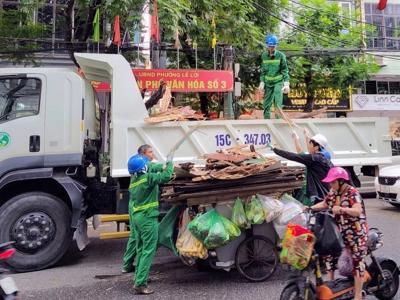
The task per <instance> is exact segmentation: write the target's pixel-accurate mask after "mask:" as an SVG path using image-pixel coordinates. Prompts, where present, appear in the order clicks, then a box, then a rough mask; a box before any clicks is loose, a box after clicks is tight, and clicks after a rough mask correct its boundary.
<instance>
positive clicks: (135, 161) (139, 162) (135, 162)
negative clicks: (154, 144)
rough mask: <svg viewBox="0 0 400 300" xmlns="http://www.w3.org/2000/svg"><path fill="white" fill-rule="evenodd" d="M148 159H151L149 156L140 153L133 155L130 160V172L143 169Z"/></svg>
mask: <svg viewBox="0 0 400 300" xmlns="http://www.w3.org/2000/svg"><path fill="white" fill-rule="evenodd" d="M148 161H149V159H148V158H147V157H145V156H142V155H140V154H136V155H134V156H132V157H131V158H130V159H129V160H128V171H129V174H133V173H136V172H139V171H142V170H143V169H144V168H145V167H146V165H147V162H148Z"/></svg>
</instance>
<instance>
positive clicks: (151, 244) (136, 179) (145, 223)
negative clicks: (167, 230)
mask: <svg viewBox="0 0 400 300" xmlns="http://www.w3.org/2000/svg"><path fill="white" fill-rule="evenodd" d="M173 171H174V167H173V165H172V163H167V167H166V168H165V169H164V170H163V171H162V172H160V173H151V172H148V173H145V174H141V175H138V176H135V175H134V176H132V177H133V178H132V180H131V184H130V186H129V191H130V201H129V205H130V206H131V211H132V216H131V218H130V219H131V221H132V223H131V226H132V230H133V231H134V233H135V239H136V252H137V254H136V258H137V260H136V271H135V286H136V287H139V286H143V285H146V284H147V279H148V277H149V272H150V267H151V264H152V261H153V257H154V254H155V252H156V250H157V242H158V215H159V211H158V200H159V185H160V184H162V183H166V182H168V181H169V180H171V178H172V174H173Z"/></svg>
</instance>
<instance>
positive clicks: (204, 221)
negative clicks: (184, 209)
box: [188, 209, 217, 242]
mask: <svg viewBox="0 0 400 300" xmlns="http://www.w3.org/2000/svg"><path fill="white" fill-rule="evenodd" d="M216 213H217V212H216V211H215V209H212V210H210V211H208V212H206V213H204V214H199V215H197V216H196V217H195V218H194V219H193V220H192V221H191V222H190V223H189V224H188V228H189V230H190V232H191V233H192V234H193V235H194V237H195V238H196V239H198V240H199V241H201V242H204V240H205V239H206V237H207V235H208V232H209V230H210V227H211V219H212V217H213V215H214V214H216Z"/></svg>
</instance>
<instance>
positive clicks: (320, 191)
mask: <svg viewBox="0 0 400 300" xmlns="http://www.w3.org/2000/svg"><path fill="white" fill-rule="evenodd" d="M327 144H328V141H327V139H326V138H325V136H323V135H322V134H316V135H314V136H313V137H311V138H310V139H308V143H307V148H308V153H293V152H289V151H284V150H281V149H278V148H275V147H272V146H271V149H272V151H274V152H275V154H277V155H279V156H281V157H283V158H286V159H288V160H291V161H295V162H298V163H301V164H303V165H305V166H306V180H307V187H306V196H307V197H308V198H309V199H310V200H311V202H313V203H314V202H317V201H321V200H322V199H324V198H325V196H326V195H327V194H328V192H329V184H327V183H323V182H322V180H323V179H324V178H325V177H326V175H327V174H328V172H329V169H330V168H331V167H332V166H333V165H332V162H331V161H330V160H329V159H328V158H327V157H326V156H325V155H324V149H326V146H327Z"/></svg>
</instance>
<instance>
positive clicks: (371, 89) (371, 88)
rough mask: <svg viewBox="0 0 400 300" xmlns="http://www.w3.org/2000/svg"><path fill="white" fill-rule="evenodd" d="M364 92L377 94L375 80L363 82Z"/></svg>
mask: <svg viewBox="0 0 400 300" xmlns="http://www.w3.org/2000/svg"><path fill="white" fill-rule="evenodd" d="M365 93H366V94H377V92H376V81H366V82H365Z"/></svg>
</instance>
